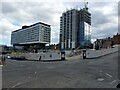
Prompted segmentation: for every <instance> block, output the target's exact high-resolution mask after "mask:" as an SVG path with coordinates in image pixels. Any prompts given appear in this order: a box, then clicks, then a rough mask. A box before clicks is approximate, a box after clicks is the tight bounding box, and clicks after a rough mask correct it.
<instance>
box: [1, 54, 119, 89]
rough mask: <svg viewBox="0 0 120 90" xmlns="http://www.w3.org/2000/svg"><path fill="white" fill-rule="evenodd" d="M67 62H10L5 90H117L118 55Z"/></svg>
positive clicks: (5, 69) (6, 74) (6, 73)
mask: <svg viewBox="0 0 120 90" xmlns="http://www.w3.org/2000/svg"><path fill="white" fill-rule="evenodd" d="M79 58H80V57H79V56H75V57H71V59H69V60H68V59H67V60H65V61H52V62H50V61H49V62H40V61H19V60H6V64H5V65H4V66H3V68H2V69H3V70H2V87H3V88H116V85H117V84H118V62H117V61H118V53H113V54H110V55H107V56H104V57H100V58H97V59H79Z"/></svg>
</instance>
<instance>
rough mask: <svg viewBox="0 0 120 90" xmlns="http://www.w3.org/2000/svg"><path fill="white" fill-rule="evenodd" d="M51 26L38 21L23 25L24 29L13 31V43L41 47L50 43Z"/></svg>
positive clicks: (27, 47)
mask: <svg viewBox="0 0 120 90" xmlns="http://www.w3.org/2000/svg"><path fill="white" fill-rule="evenodd" d="M50 35H51V27H50V25H48V24H45V23H42V22H38V23H35V24H33V25H30V26H23V27H22V29H19V30H16V31H13V32H12V34H11V44H12V45H13V46H23V47H24V49H25V50H28V49H29V48H37V49H41V48H44V47H45V44H50Z"/></svg>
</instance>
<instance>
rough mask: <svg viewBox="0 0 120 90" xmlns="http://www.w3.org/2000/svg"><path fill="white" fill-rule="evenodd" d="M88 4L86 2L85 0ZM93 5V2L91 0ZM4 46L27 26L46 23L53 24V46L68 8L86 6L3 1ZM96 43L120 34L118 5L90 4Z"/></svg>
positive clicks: (57, 0) (0, 34) (0, 39)
mask: <svg viewBox="0 0 120 90" xmlns="http://www.w3.org/2000/svg"><path fill="white" fill-rule="evenodd" d="M81 1H84V0H81ZM87 1H88V2H89V0H87ZM0 3H1V5H0V9H1V12H0V14H1V16H2V17H1V19H0V44H5V45H10V40H11V32H12V31H14V30H17V29H20V28H21V27H22V26H23V25H31V24H34V23H36V22H39V21H41V22H44V23H47V24H50V25H51V43H58V42H59V31H60V26H59V24H60V16H61V15H62V13H63V12H64V11H66V9H71V8H78V9H80V8H83V7H84V3H83V2H80V1H79V2H78V1H66V2H65V1H62V0H51V1H43V0H39V1H36V0H33V1H32V0H30V1H29V0H27V1H24V2H23V1H19V0H18V1H16V0H10V1H9V0H7V1H5V0H4V1H2V2H0ZM88 8H89V12H90V13H91V15H92V40H94V39H97V38H106V37H112V36H113V35H115V34H116V33H117V32H118V2H108V1H107V2H89V3H88Z"/></svg>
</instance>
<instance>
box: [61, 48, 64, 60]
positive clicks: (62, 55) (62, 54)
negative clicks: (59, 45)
mask: <svg viewBox="0 0 120 90" xmlns="http://www.w3.org/2000/svg"><path fill="white" fill-rule="evenodd" d="M61 60H65V51H64V50H62V51H61Z"/></svg>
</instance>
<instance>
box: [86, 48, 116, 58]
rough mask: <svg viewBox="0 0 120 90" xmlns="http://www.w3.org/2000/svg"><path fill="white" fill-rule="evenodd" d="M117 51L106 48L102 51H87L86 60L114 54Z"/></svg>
mask: <svg viewBox="0 0 120 90" xmlns="http://www.w3.org/2000/svg"><path fill="white" fill-rule="evenodd" d="M117 51H118V47H115V48H108V49H102V50H87V51H86V58H97V57H101V56H104V55H107V54H110V53H114V52H117Z"/></svg>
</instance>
